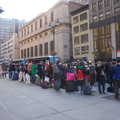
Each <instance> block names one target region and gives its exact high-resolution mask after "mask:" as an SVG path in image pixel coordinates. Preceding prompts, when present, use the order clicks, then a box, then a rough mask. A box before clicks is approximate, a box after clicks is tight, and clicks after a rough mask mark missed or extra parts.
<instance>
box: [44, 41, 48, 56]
mask: <svg viewBox="0 0 120 120" xmlns="http://www.w3.org/2000/svg"><path fill="white" fill-rule="evenodd" d="M44 53H45V55H47V54H48V43H44Z"/></svg>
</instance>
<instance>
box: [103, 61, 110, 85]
mask: <svg viewBox="0 0 120 120" xmlns="http://www.w3.org/2000/svg"><path fill="white" fill-rule="evenodd" d="M110 66H111V63H110V62H109V60H106V63H105V66H104V71H105V74H106V81H105V82H106V85H107V84H110V79H109V68H110Z"/></svg>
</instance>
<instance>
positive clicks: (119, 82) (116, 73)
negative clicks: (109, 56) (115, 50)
mask: <svg viewBox="0 0 120 120" xmlns="http://www.w3.org/2000/svg"><path fill="white" fill-rule="evenodd" d="M113 80H114V92H115V99H119V88H120V60H119V59H118V60H117V63H116V65H115V67H114V68H113Z"/></svg>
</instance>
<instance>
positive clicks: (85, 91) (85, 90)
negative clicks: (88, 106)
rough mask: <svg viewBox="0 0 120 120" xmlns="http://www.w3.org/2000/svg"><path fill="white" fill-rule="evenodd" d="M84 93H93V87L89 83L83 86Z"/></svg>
mask: <svg viewBox="0 0 120 120" xmlns="http://www.w3.org/2000/svg"><path fill="white" fill-rule="evenodd" d="M83 94H84V95H91V94H92V87H91V86H90V85H89V84H87V83H86V84H85V85H84V86H83Z"/></svg>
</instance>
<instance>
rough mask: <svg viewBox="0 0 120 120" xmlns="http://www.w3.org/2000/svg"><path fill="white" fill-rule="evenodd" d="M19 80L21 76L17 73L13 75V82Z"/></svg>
mask: <svg viewBox="0 0 120 120" xmlns="http://www.w3.org/2000/svg"><path fill="white" fill-rule="evenodd" d="M18 79H19V74H18V73H17V72H15V73H14V75H13V80H18Z"/></svg>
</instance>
